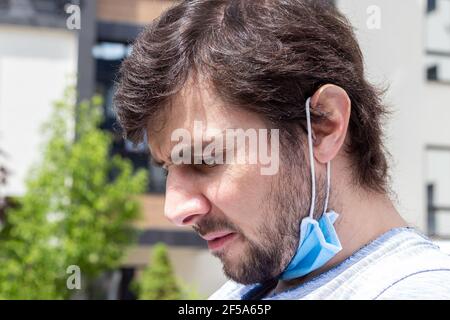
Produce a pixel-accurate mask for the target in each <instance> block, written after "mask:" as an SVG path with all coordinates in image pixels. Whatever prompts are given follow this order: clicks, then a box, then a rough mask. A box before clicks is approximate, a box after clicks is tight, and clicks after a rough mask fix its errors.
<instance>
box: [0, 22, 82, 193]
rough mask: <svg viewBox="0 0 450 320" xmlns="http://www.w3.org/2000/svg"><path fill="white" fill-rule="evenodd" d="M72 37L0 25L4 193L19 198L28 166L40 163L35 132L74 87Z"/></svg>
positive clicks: (74, 46)
mask: <svg viewBox="0 0 450 320" xmlns="http://www.w3.org/2000/svg"><path fill="white" fill-rule="evenodd" d="M77 47H78V40H77V34H76V33H74V32H70V31H66V30H56V29H47V28H36V27H22V26H20V27H16V26H5V25H0V146H1V148H2V149H3V150H4V151H5V152H6V153H7V154H8V159H7V166H8V168H9V169H10V171H12V175H11V176H10V180H9V183H8V186H7V190H6V193H7V194H9V195H20V194H22V193H23V191H24V179H25V176H26V173H27V171H28V170H29V168H30V165H31V164H33V163H35V162H36V161H37V160H38V159H39V155H40V149H39V147H40V143H41V141H40V138H41V137H42V135H41V134H39V130H40V128H41V127H42V123H43V121H45V120H46V119H47V118H48V116H49V113H50V111H51V107H52V102H53V101H55V100H57V99H59V98H61V97H62V94H63V91H64V88H65V87H66V85H68V84H74V83H75V77H76V69H77Z"/></svg>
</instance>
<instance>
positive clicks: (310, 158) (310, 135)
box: [306, 98, 331, 219]
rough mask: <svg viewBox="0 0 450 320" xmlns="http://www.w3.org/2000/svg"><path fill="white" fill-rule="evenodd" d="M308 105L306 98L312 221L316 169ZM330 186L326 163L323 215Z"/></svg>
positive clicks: (329, 167) (328, 168)
mask: <svg viewBox="0 0 450 320" xmlns="http://www.w3.org/2000/svg"><path fill="white" fill-rule="evenodd" d="M310 103H311V98H308V99H307V100H306V126H307V130H308V149H309V162H310V167H311V207H310V209H309V217H310V218H311V219H314V209H315V203H316V169H315V166H314V155H313V142H312V129H311V113H310ZM330 184H331V165H330V161H328V162H327V190H326V197H325V205H324V209H323V214H325V212H326V211H327V207H328V199H329V196H330Z"/></svg>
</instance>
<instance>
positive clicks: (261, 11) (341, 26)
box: [115, 0, 388, 192]
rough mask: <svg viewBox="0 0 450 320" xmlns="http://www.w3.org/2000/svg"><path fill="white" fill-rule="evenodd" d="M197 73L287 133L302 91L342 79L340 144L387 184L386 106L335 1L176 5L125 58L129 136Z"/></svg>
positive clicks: (202, 0)
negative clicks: (345, 129)
mask: <svg viewBox="0 0 450 320" xmlns="http://www.w3.org/2000/svg"><path fill="white" fill-rule="evenodd" d="M193 74H201V75H202V76H205V77H207V78H208V80H209V81H210V83H211V84H212V85H213V88H214V89H215V91H216V93H217V94H218V96H219V97H220V98H221V99H223V100H224V101H226V102H227V103H230V104H231V105H234V106H237V107H240V108H245V109H247V110H250V111H252V112H255V113H257V114H259V115H261V116H262V117H263V119H265V120H266V121H269V122H270V123H272V124H273V125H274V126H275V127H277V128H283V129H286V130H285V131H286V136H287V137H289V139H290V140H292V141H294V139H296V140H297V141H298V139H299V136H298V133H296V134H293V132H298V130H296V129H298V128H299V127H302V128H303V127H304V122H305V101H306V99H307V98H308V97H309V96H311V95H312V94H313V93H314V92H315V91H316V90H317V89H318V88H319V87H320V86H321V85H323V84H326V83H333V84H335V85H338V86H340V87H342V88H343V89H344V90H346V92H347V93H348V95H349V97H350V99H351V103H352V110H351V116H350V124H349V135H350V142H349V145H348V146H347V149H346V150H347V152H348V154H349V155H350V159H351V161H352V166H353V169H354V179H355V180H356V182H357V183H358V184H359V185H361V186H365V187H368V188H370V189H373V190H376V191H380V192H383V191H386V174H387V167H388V166H387V161H386V156H385V150H384V147H383V143H382V130H381V121H382V118H383V116H384V114H385V113H386V111H385V107H384V106H383V104H382V102H381V98H380V92H379V91H377V89H376V88H375V87H373V86H372V85H371V84H369V83H368V82H367V81H366V79H365V77H364V64H363V57H362V53H361V50H360V48H359V45H358V42H357V41H356V39H355V35H354V33H353V30H352V27H351V25H350V23H349V22H348V20H347V19H346V18H345V17H344V16H343V15H342V14H341V13H339V12H338V11H337V9H336V8H335V7H334V6H333V5H332V4H331V1H325V0H267V1H262V0H260V1H255V0H191V1H182V2H181V3H179V4H177V5H176V6H174V7H172V8H171V9H169V10H168V11H166V12H165V13H164V14H163V15H162V16H161V17H160V18H159V19H157V20H156V21H154V22H153V23H152V24H151V25H149V26H148V27H147V28H146V29H145V30H144V31H143V32H142V33H141V34H140V35H139V37H138V39H137V40H136V42H135V43H134V46H133V50H132V53H131V55H130V56H129V57H128V58H127V59H126V60H125V61H124V62H123V64H122V66H121V69H120V74H119V83H118V90H117V93H116V95H115V105H116V110H117V115H118V119H119V123H120V125H121V127H122V128H123V130H124V133H125V136H126V137H127V138H128V139H130V140H132V141H134V142H137V141H140V140H141V139H142V138H143V136H144V134H145V129H146V126H147V124H148V123H149V121H150V120H151V119H154V118H155V116H156V115H157V114H159V113H160V112H161V110H162V109H163V107H164V106H167V105H168V103H169V102H170V100H171V99H172V98H173V97H174V95H176V94H177V93H178V92H179V91H180V89H181V88H182V87H183V85H184V84H185V83H186V80H187V79H188V77H189V76H191V75H193ZM312 119H313V121H318V120H320V117H319V116H318V115H312Z"/></svg>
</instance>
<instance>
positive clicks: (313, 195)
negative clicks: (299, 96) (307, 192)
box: [306, 98, 316, 219]
mask: <svg viewBox="0 0 450 320" xmlns="http://www.w3.org/2000/svg"><path fill="white" fill-rule="evenodd" d="M310 103H311V98H308V99H307V100H306V127H307V130H308V149H309V163H310V167H311V207H310V208H309V217H310V218H311V219H314V209H315V208H314V206H315V203H316V170H315V168H314V156H313V146H312V130H311V115H310V111H309V108H310Z"/></svg>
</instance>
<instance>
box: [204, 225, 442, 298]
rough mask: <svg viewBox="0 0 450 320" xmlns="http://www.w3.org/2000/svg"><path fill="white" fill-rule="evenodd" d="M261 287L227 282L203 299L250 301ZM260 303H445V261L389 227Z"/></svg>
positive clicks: (411, 232) (421, 241)
mask: <svg viewBox="0 0 450 320" xmlns="http://www.w3.org/2000/svg"><path fill="white" fill-rule="evenodd" d="M261 287H262V285H261V284H253V285H242V284H238V283H236V282H233V281H228V282H227V283H225V284H224V285H223V286H222V287H221V288H220V289H219V290H218V291H216V292H215V293H214V294H213V295H212V296H211V297H210V298H209V299H212V300H216V299H223V300H229V299H232V300H241V299H251V297H252V296H253V295H254V293H255V292H258V291H259V290H260V288H261ZM263 299H274V300H279V299H290V300H297V299H450V256H449V255H447V254H445V253H443V252H442V251H441V250H440V249H439V247H438V246H437V245H435V244H434V243H432V242H431V240H430V239H428V238H427V237H425V236H424V235H422V234H421V233H419V232H418V231H416V230H415V229H413V228H409V227H405V228H395V229H392V230H390V231H388V232H386V233H384V234H383V235H381V236H380V237H378V238H377V239H375V240H373V241H372V242H370V243H368V244H367V245H365V246H364V247H363V248H361V249H359V250H358V251H356V252H355V253H353V254H352V255H351V256H350V257H348V258H347V259H346V260H344V261H343V262H341V263H339V264H338V265H336V266H335V267H333V268H332V269H330V270H328V271H327V272H324V273H322V274H320V275H318V276H316V277H314V278H312V279H311V280H309V281H307V282H305V283H302V284H301V285H299V286H298V287H296V288H292V289H289V290H287V291H284V292H281V293H277V294H271V295H269V296H266V297H264V298H263Z"/></svg>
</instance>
